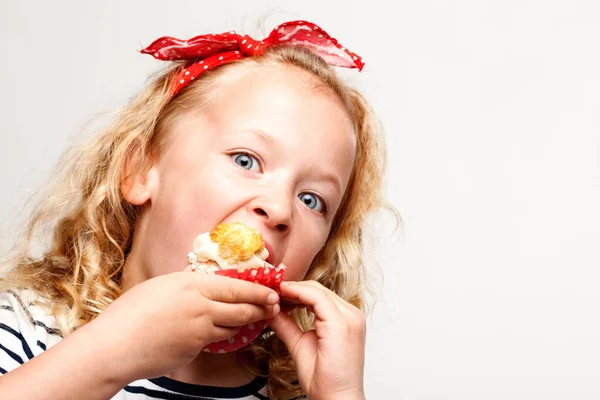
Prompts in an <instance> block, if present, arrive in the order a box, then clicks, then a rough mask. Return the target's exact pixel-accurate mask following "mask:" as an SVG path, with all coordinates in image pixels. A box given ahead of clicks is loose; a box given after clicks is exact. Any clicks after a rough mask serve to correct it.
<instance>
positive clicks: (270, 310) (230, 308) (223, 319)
mask: <svg viewBox="0 0 600 400" xmlns="http://www.w3.org/2000/svg"><path fill="white" fill-rule="evenodd" d="M279 311H280V306H279V304H275V305H273V306H257V305H254V304H231V303H218V302H213V303H212V304H211V316H212V321H213V324H215V325H218V326H223V327H235V326H242V325H246V324H250V323H252V322H257V321H262V320H265V319H268V318H273V317H274V316H275V315H277V314H278V313H279Z"/></svg>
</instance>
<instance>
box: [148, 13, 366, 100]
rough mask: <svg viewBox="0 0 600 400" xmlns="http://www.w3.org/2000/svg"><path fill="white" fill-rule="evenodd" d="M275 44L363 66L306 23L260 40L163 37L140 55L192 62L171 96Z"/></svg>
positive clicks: (331, 62) (287, 24) (234, 36)
mask: <svg viewBox="0 0 600 400" xmlns="http://www.w3.org/2000/svg"><path fill="white" fill-rule="evenodd" d="M279 44H286V45H293V46H303V47H306V48H308V49H309V50H311V51H313V52H314V53H316V54H317V55H319V56H320V57H321V58H323V59H324V60H325V61H326V62H327V63H328V64H329V65H333V66H338V67H344V68H358V70H359V71H361V70H362V68H363V67H364V62H363V61H362V59H361V58H360V57H359V56H358V55H357V54H355V53H353V52H351V51H350V50H348V49H346V48H345V47H343V46H342V45H340V44H339V43H338V41H337V40H336V39H334V38H332V37H331V36H329V34H327V32H325V31H324V30H322V29H321V28H320V27H318V26H317V25H315V24H313V23H311V22H308V21H290V22H285V23H283V24H281V25H279V26H278V27H277V28H275V29H273V31H272V32H271V34H270V35H269V36H268V37H266V38H265V39H263V40H255V39H253V38H251V37H250V36H248V35H239V34H237V33H236V32H235V31H230V32H225V33H220V34H215V33H212V34H206V35H200V36H196V37H193V38H191V39H189V40H181V39H176V38H173V37H168V36H165V37H161V38H159V39H157V40H155V41H154V42H152V44H150V45H149V46H148V47H146V48H145V49H143V50H141V52H142V53H144V54H150V55H152V56H153V57H154V58H156V59H159V60H165V61H178V60H179V61H192V62H193V63H192V64H190V65H189V66H187V67H186V68H185V69H183V70H182V71H181V72H180V73H179V75H178V76H177V80H176V85H175V87H174V88H173V95H175V94H176V93H177V92H179V91H180V90H181V89H182V88H183V87H184V86H185V85H187V84H188V83H190V82H191V81H193V80H194V79H196V78H197V77H198V76H199V75H200V74H202V73H203V72H204V71H206V70H209V69H211V68H214V67H216V66H219V65H222V64H225V63H228V62H232V61H235V60H238V59H240V58H243V57H252V56H255V55H257V54H260V53H261V52H262V51H264V49H265V48H266V47H269V46H276V45H279Z"/></svg>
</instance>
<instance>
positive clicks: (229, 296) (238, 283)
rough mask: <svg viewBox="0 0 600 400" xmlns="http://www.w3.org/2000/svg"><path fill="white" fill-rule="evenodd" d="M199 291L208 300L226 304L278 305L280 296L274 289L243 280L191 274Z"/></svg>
mask: <svg viewBox="0 0 600 400" xmlns="http://www.w3.org/2000/svg"><path fill="white" fill-rule="evenodd" d="M191 274H192V276H193V277H194V279H195V280H196V283H197V286H198V290H199V291H200V292H201V293H202V294H203V295H204V296H205V297H206V298H208V299H210V300H214V301H218V302H225V303H250V304H258V305H266V304H276V303H278V302H279V295H278V294H277V292H275V291H274V290H273V289H271V288H268V287H266V286H262V285H257V284H256V283H252V282H247V281H243V280H241V279H235V278H229V277H226V276H219V275H203V274H198V273H195V272H191Z"/></svg>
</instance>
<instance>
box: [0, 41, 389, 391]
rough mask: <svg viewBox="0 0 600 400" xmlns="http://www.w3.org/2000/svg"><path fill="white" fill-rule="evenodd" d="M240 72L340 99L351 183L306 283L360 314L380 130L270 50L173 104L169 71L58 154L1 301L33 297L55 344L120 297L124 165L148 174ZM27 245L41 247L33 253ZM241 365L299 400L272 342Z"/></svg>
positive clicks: (347, 92)
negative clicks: (352, 151)
mask: <svg viewBox="0 0 600 400" xmlns="http://www.w3.org/2000/svg"><path fill="white" fill-rule="evenodd" d="M246 65H257V66H261V65H280V66H293V67H296V68H301V69H302V70H305V71H308V72H310V73H311V74H312V75H314V76H315V77H316V78H318V81H319V82H321V83H322V85H323V86H324V87H326V88H329V90H331V91H332V92H333V93H334V94H335V95H337V96H338V97H339V99H340V100H341V102H342V104H343V105H344V106H345V108H346V110H347V112H348V115H349V117H350V119H351V121H352V122H353V124H354V131H355V135H356V138H357V141H356V143H357V149H356V159H355V162H354V168H353V171H352V173H351V177H350V181H349V183H348V187H347V190H346V192H345V194H344V198H343V200H342V204H341V205H340V207H339V211H338V213H337V215H336V216H335V219H334V222H333V226H332V229H331V232H330V234H329V237H328V239H327V241H326V243H325V246H324V247H323V249H322V250H321V251H320V252H319V253H318V254H317V256H316V257H315V259H314V260H313V262H312V265H311V267H310V269H309V272H308V274H307V276H306V277H305V279H307V280H316V281H318V282H320V283H321V284H323V285H324V286H326V287H327V288H329V289H331V290H332V291H334V292H335V293H337V294H338V295H339V296H340V297H342V298H343V299H345V300H346V301H348V302H350V303H351V304H353V305H355V306H356V307H358V308H359V309H361V310H364V307H365V301H364V293H365V290H366V286H365V281H366V280H365V267H364V264H363V248H362V247H363V236H364V235H363V228H364V224H365V222H366V221H367V217H368V216H369V214H370V213H371V212H372V211H374V210H376V209H378V208H379V207H382V206H383V207H385V204H384V201H383V186H384V181H383V180H384V172H385V164H386V154H385V147H384V139H383V135H382V132H381V127H380V125H379V122H378V120H377V119H376V117H375V115H374V113H373V111H372V109H371V108H370V107H369V105H368V103H367V101H366V100H365V99H364V97H363V96H362V95H361V94H360V93H359V92H358V91H356V90H355V89H353V88H351V87H349V86H348V85H347V84H346V83H345V82H344V81H343V80H342V79H341V78H340V77H338V76H337V74H336V72H335V71H334V69H333V68H331V67H330V66H329V65H327V64H326V63H325V61H324V60H323V59H321V58H320V57H319V56H317V55H315V54H313V53H312V52H310V51H309V50H307V49H304V48H301V47H289V46H277V47H271V48H269V49H268V50H267V51H265V52H264V54H262V55H260V56H256V57H251V58H245V59H242V60H239V61H235V62H233V63H229V64H225V65H222V66H220V67H218V68H215V69H213V70H209V71H207V72H206V73H204V74H203V75H201V76H200V78H198V79H197V80H196V81H195V82H194V83H192V84H189V85H188V86H186V87H185V88H184V89H183V90H182V91H181V92H180V93H179V94H178V95H177V96H175V97H174V98H172V96H171V88H172V87H173V86H174V80H175V78H176V76H177V73H178V72H179V71H181V69H182V68H185V67H186V63H173V64H172V65H170V66H169V67H168V68H167V69H166V70H165V71H161V72H160V73H159V75H158V77H156V78H155V79H154V80H153V81H152V82H151V83H150V84H149V85H148V86H147V87H146V88H145V89H144V90H143V91H142V92H141V93H139V94H138V95H137V96H136V97H134V98H133V99H132V100H131V102H130V103H129V104H128V105H127V106H126V107H125V108H124V109H122V110H121V112H120V113H119V115H118V116H117V118H116V119H115V121H114V122H113V123H112V125H110V126H109V127H108V128H107V129H105V130H104V131H103V132H101V134H99V135H97V136H96V137H95V138H94V139H93V140H91V141H89V142H87V143H84V144H80V145H76V146H73V147H72V148H71V149H70V150H69V151H68V152H67V153H65V155H64V156H63V159H62V161H61V162H60V163H59V164H58V167H57V170H56V171H55V174H53V181H52V182H51V183H50V184H49V186H48V190H47V194H46V195H44V198H43V200H42V201H41V202H40V203H39V205H38V206H37V207H36V208H35V209H34V210H33V213H32V215H31V218H30V220H29V223H28V224H27V226H26V230H25V233H24V236H23V238H22V239H21V240H20V243H18V247H17V252H16V253H15V255H14V256H13V257H12V258H11V259H10V260H8V263H7V265H10V266H11V267H12V268H11V269H10V270H8V271H6V273H5V274H4V278H3V279H2V280H1V281H0V291H3V290H6V289H30V290H32V291H33V292H34V293H35V294H36V295H37V297H38V299H39V300H38V301H39V305H40V306H42V307H45V308H46V309H48V310H49V311H50V312H51V313H52V314H53V315H54V316H55V318H56V321H57V324H58V327H59V329H60V330H61V331H62V332H63V334H64V335H68V334H69V333H71V332H73V331H74V330H76V329H77V328H79V327H81V326H82V325H84V324H86V323H88V322H90V321H91V320H93V319H94V318H95V317H96V316H98V314H100V313H101V312H102V311H103V310H104V309H105V308H106V307H108V306H109V305H110V304H111V303H112V302H113V301H114V300H115V299H116V298H117V297H119V295H120V294H121V292H122V289H121V287H120V280H121V275H122V270H123V265H124V263H125V260H126V258H127V255H128V253H129V250H130V247H131V243H132V235H133V227H134V224H135V221H136V216H137V214H138V212H139V208H138V207H135V206H132V205H131V204H129V203H128V202H127V201H126V200H125V199H124V197H123V195H122V194H121V191H120V185H121V183H122V182H123V180H124V179H126V177H125V176H123V174H124V172H123V171H124V165H125V163H126V162H127V160H130V159H135V160H137V161H138V162H137V164H136V165H134V166H133V168H132V169H129V168H128V170H129V171H130V173H132V174H135V173H136V172H137V171H140V170H144V169H145V168H148V167H149V166H150V164H151V163H152V162H153V161H155V160H156V159H158V158H160V155H161V153H162V151H163V149H164V147H165V146H166V137H167V135H168V133H169V131H170V129H171V127H172V125H173V122H174V120H175V119H176V117H177V116H178V115H181V114H182V113H184V112H185V111H186V110H189V107H190V105H193V106H194V107H202V106H204V105H205V104H206V103H207V102H210V100H211V96H214V94H215V93H216V90H215V89H216V87H217V86H218V85H219V82H220V77H222V76H223V75H224V74H225V73H226V72H227V71H228V70H230V69H232V68H243V67H244V66H246ZM396 214H397V213H396ZM398 217H399V216H398ZM36 238H46V240H47V242H45V243H44V242H43V241H42V243H39V241H36ZM36 246H38V247H37V249H38V251H37V252H36ZM293 315H294V317H295V319H296V321H297V322H298V324H299V325H300V326H301V327H302V329H305V330H308V329H311V328H312V327H313V325H312V323H313V321H312V319H311V317H310V315H309V314H308V313H307V312H306V311H295V312H294V314H293ZM242 355H243V356H244V358H245V359H246V360H248V361H251V362H250V363H249V368H251V369H252V370H253V371H254V372H256V373H259V374H261V375H266V376H268V378H269V396H270V397H269V398H271V399H282V400H284V399H291V398H295V397H297V396H299V395H301V394H302V391H301V388H300V386H299V383H298V378H297V374H296V369H295V366H294V363H293V361H292V360H291V358H290V355H289V353H288V352H287V350H286V348H285V346H284V345H283V343H282V342H281V341H280V340H279V339H278V338H277V337H276V336H275V335H272V334H268V333H267V334H264V335H263V336H261V337H260V338H259V339H257V340H256V341H255V342H254V343H253V344H252V345H251V346H248V347H247V348H246V349H245V350H244V351H243V354H242Z"/></svg>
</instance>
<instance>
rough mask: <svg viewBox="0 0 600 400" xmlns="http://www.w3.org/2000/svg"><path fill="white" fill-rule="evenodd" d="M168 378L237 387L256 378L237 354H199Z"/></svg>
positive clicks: (206, 384)
mask: <svg viewBox="0 0 600 400" xmlns="http://www.w3.org/2000/svg"><path fill="white" fill-rule="evenodd" d="M167 377H168V378H171V379H174V380H176V381H180V382H185V383H191V384H195V385H204V386H219V387H237V386H243V385H246V384H248V383H250V382H252V381H253V380H254V379H255V378H256V376H255V375H253V374H252V373H250V372H249V371H248V370H247V369H246V368H244V367H243V366H242V365H240V363H239V362H238V359H237V353H235V352H232V353H226V354H211V353H204V352H203V353H200V354H199V355H198V357H196V358H195V359H194V361H192V362H191V363H189V364H187V365H184V366H182V367H180V368H178V369H176V370H174V371H172V372H171V373H169V374H167Z"/></svg>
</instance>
